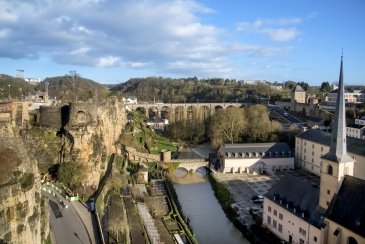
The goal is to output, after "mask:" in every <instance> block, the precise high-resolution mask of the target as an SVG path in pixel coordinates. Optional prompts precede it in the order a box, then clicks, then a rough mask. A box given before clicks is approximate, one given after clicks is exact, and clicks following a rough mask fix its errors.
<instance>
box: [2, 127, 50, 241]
mask: <svg viewBox="0 0 365 244" xmlns="http://www.w3.org/2000/svg"><path fill="white" fill-rule="evenodd" d="M40 203H41V195H40V177H39V174H38V168H37V162H36V161H35V160H33V159H31V157H29V155H28V152H27V149H26V146H25V144H24V142H23V139H22V138H21V137H20V136H19V128H18V127H15V126H14V125H12V124H11V123H8V124H1V126H0V243H2V241H3V242H5V243H41V207H40ZM46 234H47V233H46Z"/></svg>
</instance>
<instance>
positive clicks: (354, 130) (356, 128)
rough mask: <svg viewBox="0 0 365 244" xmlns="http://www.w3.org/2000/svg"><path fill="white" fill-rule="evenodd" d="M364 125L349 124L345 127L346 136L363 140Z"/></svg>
mask: <svg viewBox="0 0 365 244" xmlns="http://www.w3.org/2000/svg"><path fill="white" fill-rule="evenodd" d="M364 133H365V125H359V124H349V125H347V126H346V135H347V136H348V137H353V138H358V139H364Z"/></svg>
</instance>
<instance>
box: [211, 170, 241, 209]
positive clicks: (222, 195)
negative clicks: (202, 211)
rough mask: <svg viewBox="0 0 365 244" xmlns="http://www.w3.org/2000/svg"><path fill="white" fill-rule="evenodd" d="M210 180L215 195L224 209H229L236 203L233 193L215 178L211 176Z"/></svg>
mask: <svg viewBox="0 0 365 244" xmlns="http://www.w3.org/2000/svg"><path fill="white" fill-rule="evenodd" d="M209 179H210V182H211V184H212V188H213V191H214V195H215V196H216V198H217V199H218V202H219V203H220V204H221V206H222V208H225V209H227V208H229V207H230V206H231V204H233V203H235V201H234V199H233V198H232V196H231V193H230V192H229V191H228V190H227V188H226V187H225V186H224V185H223V184H222V183H220V182H219V181H217V180H216V179H215V178H214V177H213V176H210V177H209Z"/></svg>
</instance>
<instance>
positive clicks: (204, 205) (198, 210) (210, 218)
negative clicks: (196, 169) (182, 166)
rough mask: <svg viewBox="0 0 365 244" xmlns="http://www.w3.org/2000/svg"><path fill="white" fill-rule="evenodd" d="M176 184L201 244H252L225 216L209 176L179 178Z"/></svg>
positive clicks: (186, 216)
mask: <svg viewBox="0 0 365 244" xmlns="http://www.w3.org/2000/svg"><path fill="white" fill-rule="evenodd" d="M180 173H181V172H180ZM178 174H179V172H178ZM173 183H174V184H173V185H174V188H175V191H176V193H177V195H178V198H179V202H180V205H181V208H182V212H183V215H184V216H185V218H189V219H190V226H191V229H192V231H193V233H194V234H195V237H196V239H197V240H198V242H199V243H201V244H204V243H207V244H208V243H209V244H215V243H217V244H218V243H226V244H235V243H244V244H245V243H249V242H248V241H247V240H246V239H245V238H244V237H243V235H242V234H241V232H240V231H239V230H237V229H236V227H235V226H234V225H233V224H232V222H231V221H230V220H229V219H228V218H227V217H226V216H225V214H224V212H223V210H222V208H221V206H220V204H219V203H218V200H217V199H216V198H215V196H214V192H213V190H212V187H211V185H210V182H209V180H208V178H207V176H204V177H203V176H200V175H199V174H196V173H194V174H188V175H186V176H183V177H181V176H179V177H177V176H175V177H173Z"/></svg>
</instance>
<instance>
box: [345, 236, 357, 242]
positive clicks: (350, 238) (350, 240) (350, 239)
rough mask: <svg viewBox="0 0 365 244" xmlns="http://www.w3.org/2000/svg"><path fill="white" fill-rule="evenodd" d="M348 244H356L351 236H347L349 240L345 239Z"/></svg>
mask: <svg viewBox="0 0 365 244" xmlns="http://www.w3.org/2000/svg"><path fill="white" fill-rule="evenodd" d="M347 243H348V244H357V241H356V239H355V238H353V237H352V236H350V237H349V240H348V241H347Z"/></svg>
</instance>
